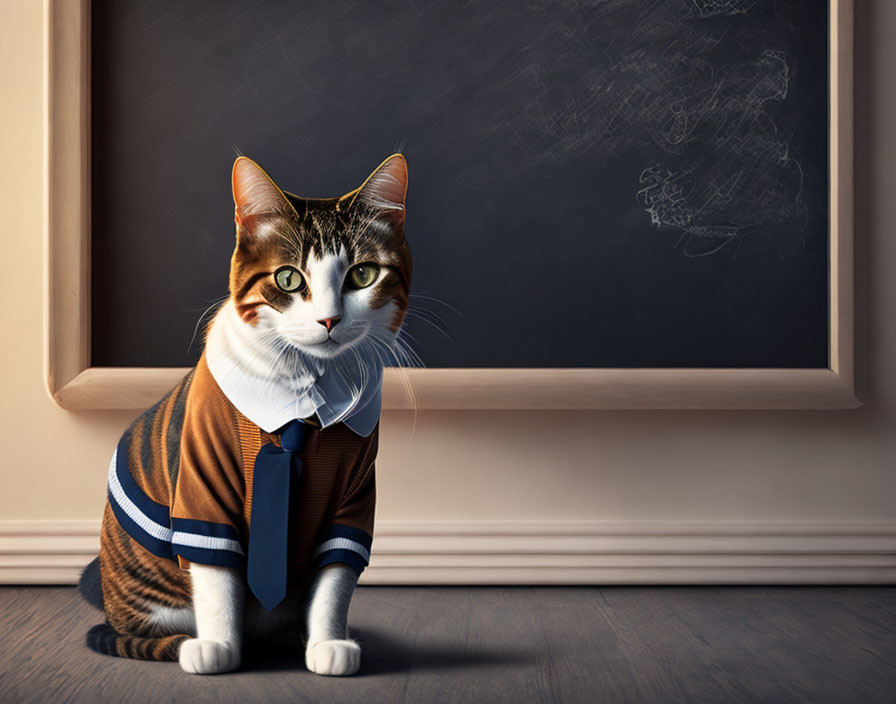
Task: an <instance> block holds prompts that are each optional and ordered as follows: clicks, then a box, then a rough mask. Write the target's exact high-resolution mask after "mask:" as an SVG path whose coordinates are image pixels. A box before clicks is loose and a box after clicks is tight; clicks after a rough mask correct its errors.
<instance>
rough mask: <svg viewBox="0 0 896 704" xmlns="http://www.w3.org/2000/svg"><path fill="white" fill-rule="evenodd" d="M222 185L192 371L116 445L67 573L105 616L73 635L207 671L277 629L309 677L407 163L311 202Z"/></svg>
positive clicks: (356, 566)
mask: <svg viewBox="0 0 896 704" xmlns="http://www.w3.org/2000/svg"><path fill="white" fill-rule="evenodd" d="M232 185H233V198H234V203H235V220H236V248H235V249H234V252H233V257H232V259H231V266H230V297H229V299H228V300H227V301H226V303H224V305H223V306H222V307H221V308H220V309H219V310H218V312H217V313H216V314H215V316H214V318H213V320H212V322H211V324H210V325H209V326H208V328H207V331H206V337H205V349H204V351H203V353H202V356H201V358H200V360H199V362H198V364H197V365H196V367H195V368H194V369H192V370H191V371H190V373H189V374H187V375H186V377H184V379H182V380H181V381H180V383H178V385H177V386H176V387H175V388H174V389H172V390H171V391H170V392H169V393H168V394H167V395H166V396H165V397H164V398H163V399H162V400H161V401H159V403H157V404H156V405H155V406H154V407H153V408H151V409H149V410H148V411H146V412H145V413H144V414H143V415H141V416H140V417H139V418H137V420H136V421H134V423H133V424H132V425H131V426H130V427H129V428H128V429H127V431H126V432H125V433H124V435H123V436H122V438H121V440H120V442H119V444H118V447H117V449H116V451H115V454H114V455H113V458H112V462H111V465H110V468H109V491H108V501H107V503H106V508H105V513H104V516H103V523H102V534H101V546H100V556H99V558H98V568H97V565H96V564H94V565H93V566H92V567H88V569H87V570H86V571H85V577H84V579H82V591H89V589H90V587H89V583H90V580H91V575H92V576H93V579H94V580H96V579H97V578H98V581H99V583H100V585H101V591H102V598H101V605H102V607H103V609H104V611H105V615H106V623H105V624H102V625H98V626H95V627H94V628H93V629H91V631H90V633H89V634H88V637H87V641H88V645H89V646H90V647H91V648H93V649H94V650H97V651H99V652H101V653H105V654H109V655H118V656H123V657H131V658H141V659H149V660H179V662H180V665H181V667H182V668H183V669H184V670H186V671H187V672H191V673H200V674H208V673H218V672H226V671H230V670H233V669H235V668H237V667H238V666H239V665H240V662H241V658H242V654H243V649H244V646H245V644H246V643H251V642H258V641H257V640H256V639H260V640H263V641H264V642H271V639H273V638H276V637H277V636H279V635H283V634H287V635H288V637H291V638H294V639H296V641H295V642H298V643H303V647H304V653H305V662H306V665H307V667H308V669H310V670H312V671H313V672H316V673H318V674H323V675H349V674H352V673H353V672H355V671H356V670H357V669H358V666H359V663H360V655H361V651H360V647H359V645H358V644H357V643H356V642H354V641H353V640H351V639H349V638H348V633H347V623H346V621H347V613H348V607H349V602H350V600H351V597H352V594H353V591H354V588H355V584H356V582H357V578H358V575H359V574H360V573H361V571H362V570H363V569H364V567H365V566H366V565H367V562H368V559H369V550H370V545H371V536H372V531H373V515H374V502H375V488H374V459H375V457H376V451H377V433H378V428H379V424H378V421H379V411H380V384H381V379H382V368H383V364H384V363H386V362H387V361H388V360H389V359H391V356H390V354H391V352H392V351H394V349H395V345H396V342H397V335H398V331H399V329H400V327H401V325H402V322H403V321H404V317H405V313H406V311H407V306H408V297H409V286H410V279H411V255H410V251H409V249H408V245H407V242H406V240H405V236H404V223H405V194H406V191H407V166H406V163H405V159H404V157H403V156H402V155H400V154H394V155H392V156H390V157H389V158H388V159H386V161H384V162H383V163H382V164H381V165H380V166H379V167H378V168H377V169H376V170H375V171H374V172H373V173H372V174H371V175H370V176H369V177H368V178H367V180H366V181H365V182H364V183H363V184H362V185H361V186H360V187H359V188H357V189H355V190H353V191H351V192H349V193H347V194H345V195H343V196H341V197H336V198H322V199H313V198H300V197H298V196H294V195H292V194H290V193H286V192H285V191H282V190H280V188H278V187H277V185H276V184H275V183H274V182H273V181H272V180H271V178H270V177H269V176H268V175H267V174H266V173H265V172H264V171H263V170H262V169H261V168H260V167H259V166H258V165H257V164H255V163H254V162H253V161H251V160H250V159H247V158H245V157H240V158H238V159H237V160H236V163H235V164H234V167H233V177H232ZM97 569H98V570H99V572H98V575H97V573H96V570H97ZM94 599H95V601H99V595H96V594H95V595H94ZM299 638H301V641H299V640H298V639H299Z"/></svg>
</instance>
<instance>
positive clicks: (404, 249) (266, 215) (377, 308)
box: [230, 154, 411, 359]
mask: <svg viewBox="0 0 896 704" xmlns="http://www.w3.org/2000/svg"><path fill="white" fill-rule="evenodd" d="M407 182H408V172H407V164H406V162H405V159H404V157H403V156H402V155H401V154H393V155H392V156H390V157H389V158H388V159H386V160H385V161H384V162H383V163H382V164H380V166H379V167H378V168H377V169H376V170H375V171H374V172H373V173H372V174H371V175H370V176H369V177H368V178H367V180H366V181H364V183H363V184H362V185H361V186H360V187H359V188H356V189H355V190H353V191H350V192H348V193H346V194H345V195H343V196H339V197H335V198H300V197H298V196H294V195H292V194H290V193H287V192H285V191H283V190H281V189H280V188H279V187H278V186H277V185H276V184H275V183H274V181H273V180H272V179H271V178H270V177H269V176H268V175H267V174H266V173H265V172H264V171H263V170H262V169H261V168H260V167H259V166H258V165H257V164H256V163H255V162H253V161H252V160H250V159H247V158H246V157H240V158H238V159H237V160H236V163H234V165H233V200H234V204H235V220H236V249H235V250H234V252H233V258H232V259H231V266H230V297H231V300H232V301H233V304H234V308H235V309H236V311H237V313H238V315H239V318H240V320H241V321H242V323H243V324H245V325H247V326H251V327H252V328H254V329H255V330H257V331H258V333H259V335H260V336H261V337H262V338H263V339H264V340H266V341H267V342H268V343H269V344H270V347H271V349H281V350H298V351H299V352H301V353H304V354H305V355H308V356H311V357H314V358H317V359H332V358H334V357H337V356H339V355H341V354H342V353H343V352H346V351H347V350H350V349H352V348H354V347H356V346H359V345H365V346H369V347H371V348H372V349H376V348H377V347H378V346H379V347H380V348H381V349H385V348H386V347H387V346H388V345H390V344H391V342H392V341H393V340H394V337H395V335H396V334H397V332H398V330H399V328H400V327H401V324H402V322H403V321H404V316H405V313H406V311H407V307H408V296H409V293H410V283H411V254H410V250H409V249H408V245H407V242H406V240H405V236H404V223H405V194H406V192H407Z"/></svg>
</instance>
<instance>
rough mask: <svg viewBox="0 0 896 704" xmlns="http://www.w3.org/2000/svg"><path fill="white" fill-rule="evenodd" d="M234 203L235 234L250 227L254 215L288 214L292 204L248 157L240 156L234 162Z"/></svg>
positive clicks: (250, 228) (249, 229)
mask: <svg viewBox="0 0 896 704" xmlns="http://www.w3.org/2000/svg"><path fill="white" fill-rule="evenodd" d="M232 182H233V205H234V219H235V220H236V227H237V233H238V234H240V232H241V231H242V230H247V232H246V233H245V234H249V231H251V230H252V224H253V220H257V216H262V215H273V216H277V215H280V216H285V215H289V213H290V211H291V209H292V206H291V205H290V204H289V201H288V200H286V196H284V195H283V191H281V190H280V189H279V188H278V187H277V184H276V183H274V181H273V180H272V179H271V177H270V176H268V175H267V174H266V173H265V172H264V170H263V169H262V168H261V167H260V166H259V165H258V164H256V163H255V162H254V161H252V160H251V159H249V158H247V157H245V156H241V157H239V158H237V160H236V161H235V162H234V164H233V176H232Z"/></svg>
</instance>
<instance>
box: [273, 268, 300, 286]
mask: <svg viewBox="0 0 896 704" xmlns="http://www.w3.org/2000/svg"><path fill="white" fill-rule="evenodd" d="M274 281H275V282H276V283H277V287H278V288H279V289H280V290H281V291H286V292H287V293H295V292H296V291H298V290H299V289H300V288H302V286H303V285H304V284H305V279H303V278H302V274H301V273H300V272H299V270H298V269H296V268H295V267H294V266H281V267H280V268H279V269H277V271H275V272H274Z"/></svg>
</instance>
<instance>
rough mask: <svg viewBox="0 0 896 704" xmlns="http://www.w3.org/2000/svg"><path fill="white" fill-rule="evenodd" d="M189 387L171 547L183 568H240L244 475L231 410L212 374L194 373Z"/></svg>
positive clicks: (243, 555) (172, 521)
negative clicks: (190, 387)
mask: <svg viewBox="0 0 896 704" xmlns="http://www.w3.org/2000/svg"><path fill="white" fill-rule="evenodd" d="M193 391H194V393H192V394H191V396H190V399H189V401H188V403H187V408H186V412H185V416H184V425H183V431H182V434H181V449H180V468H179V472H178V477H177V483H176V485H175V489H174V501H173V505H172V511H171V528H172V531H173V535H172V540H171V544H172V550H173V552H174V554H175V555H177V558H178V562H179V563H180V566H181V567H182V568H187V567H188V566H189V563H190V562H196V563H199V564H203V565H215V566H219V567H241V566H242V565H243V562H244V560H245V554H246V552H245V545H244V543H245V541H244V536H243V530H242V528H243V525H242V509H243V503H244V498H245V480H244V477H243V473H242V469H241V458H240V453H239V439H238V433H237V431H236V421H235V411H234V409H233V408H232V407H231V406H230V404H229V402H227V400H226V398H225V397H224V396H223V394H222V393H221V391H220V389H218V387H217V385H216V384H215V382H214V379H213V378H212V377H211V375H210V374H204V375H200V374H197V378H196V380H195V381H194V389H193Z"/></svg>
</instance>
